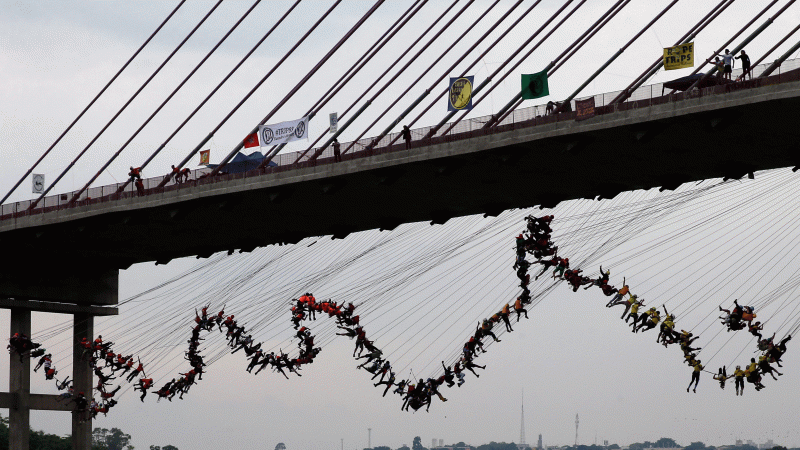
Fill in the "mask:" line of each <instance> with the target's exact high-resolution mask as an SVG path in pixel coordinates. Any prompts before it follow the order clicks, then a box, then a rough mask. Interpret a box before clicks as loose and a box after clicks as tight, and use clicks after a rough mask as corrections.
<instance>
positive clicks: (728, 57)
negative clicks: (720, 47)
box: [722, 48, 733, 80]
mask: <svg viewBox="0 0 800 450" xmlns="http://www.w3.org/2000/svg"><path fill="white" fill-rule="evenodd" d="M722 62H723V64H724V66H725V67H724V68H723V72H724V75H725V79H726V80H730V79H731V73H733V54H732V53H731V51H730V50H728V49H727V48H726V49H725V54H724V55H722Z"/></svg>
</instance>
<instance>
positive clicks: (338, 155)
mask: <svg viewBox="0 0 800 450" xmlns="http://www.w3.org/2000/svg"><path fill="white" fill-rule="evenodd" d="M333 161H334V162H342V146H341V145H340V144H339V141H338V140H337V139H334V140H333Z"/></svg>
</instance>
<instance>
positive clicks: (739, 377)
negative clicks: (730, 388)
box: [733, 366, 744, 395]
mask: <svg viewBox="0 0 800 450" xmlns="http://www.w3.org/2000/svg"><path fill="white" fill-rule="evenodd" d="M733 377H734V380H733V381H734V386H736V395H744V370H742V366H736V370H735V371H734V372H733Z"/></svg>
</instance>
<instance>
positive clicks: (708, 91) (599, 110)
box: [0, 59, 800, 220]
mask: <svg viewBox="0 0 800 450" xmlns="http://www.w3.org/2000/svg"><path fill="white" fill-rule="evenodd" d="M769 64H771V63H769ZM769 64H762V65H759V66H756V67H754V68H753V69H752V76H753V78H754V79H753V80H747V81H741V82H737V83H728V84H721V85H717V86H711V87H706V88H703V89H696V90H693V91H691V92H689V93H684V92H681V93H675V94H672V95H667V94H665V92H664V87H663V84H662V83H656V84H651V85H645V86H641V87H640V88H639V89H637V90H636V91H634V92H633V94H632V95H631V96H630V98H628V100H627V101H625V102H624V103H619V104H616V105H609V103H610V102H611V101H613V100H614V98H616V97H617V96H618V95H619V94H620V93H622V91H616V92H607V93H603V94H597V95H594V99H595V105H596V106H595V114H596V115H603V114H610V113H614V112H617V111H625V110H629V109H637V108H644V107H649V106H653V105H659V104H664V103H672V102H679V101H683V100H686V99H691V98H698V97H703V96H708V95H720V94H725V93H728V92H733V91H738V90H743V89H753V88H757V87H761V86H768V85H772V84H778V83H785V82H791V81H798V80H800V59H793V60H787V61H784V63H783V64H782V65H781V67H779V68H778V70H777V71H776V72H777V73H775V74H774V75H771V76H769V77H767V78H764V79H756V78H755V77H758V76H759V75H760V74H761V73H763V72H764V70H766V68H767V67H768V66H769ZM741 73H742V70H741V69H734V71H733V78H734V79H736V77H737V76H739V75H740V74H741ZM590 97H591V96H587V97H582V98H577V99H575V100H573V101H572V102H571V106H572V108H571V109H572V110H573V112H565V113H560V114H554V115H548V114H547V111H546V105H536V106H530V107H527V108H520V109H516V110H514V111H513V112H512V113H511V114H509V115H508V116H507V117H506V118H505V119H503V120H502V121H501V122H500V123H499V124H497V125H496V126H494V127H491V128H487V129H484V128H483V126H484V125H485V124H486V123H487V122H488V121H489V120H490V119H491V118H492V116H482V117H476V118H472V119H467V120H462V121H460V122H458V123H456V125H455V126H454V127H453V128H452V129H451V130H449V131H447V133H446V134H445V131H446V130H447V129H448V128H449V127H450V125H452V123H448V124H446V125H445V126H443V127H441V128H440V130H439V131H438V132H437V133H436V134H435V135H434V136H432V137H430V138H425V136H427V135H428V133H429V132H430V131H431V129H432V128H433V127H423V128H416V129H413V130H411V135H412V141H411V145H410V147H411V148H412V149H413V148H418V147H424V146H428V145H433V144H439V143H443V142H452V141H458V140H462V139H470V138H474V137H477V136H484V135H487V134H492V133H497V132H503V131H508V130H513V129H518V128H526V127H532V126H537V125H542V124H548V123H554V122H563V121H572V120H575V115H576V113H575V112H574V110H575V101H580V100H584V99H587V98H590ZM399 134H400V133H399V132H398V133H390V134H388V135H386V136H385V137H383V138H382V139H381V140H380V141H379V142H377V143H376V144H375V145H374V146H372V147H370V145H371V144H372V141H373V139H374V138H364V139H360V140H358V141H356V142H355V143H353V148H352V149H351V150H350V151H349V152H348V153H346V154H344V155H342V159H343V160H345V161H346V160H351V159H358V158H365V157H369V156H373V155H377V154H382V153H388V152H395V151H401V150H406V146H405V143H404V142H400V140H398V142H400V143H399V144H398V143H395V144H391V143H392V142H393V141H395V139H397V138H398V136H399ZM350 144H351V143H350V142H343V143H342V148H344V149H346V148H348V147H349V146H350ZM314 150H316V149H314ZM314 153H315V151H309V152H308V153H307V154H306V155H305V156H303V157H302V158H300V161H299V162H297V163H295V161H297V160H298V157H300V154H301V152H291V153H283V154H280V155H277V156H276V157H275V158H274V159H273V161H274V162H275V163H277V164H278V165H277V166H276V167H268V168H265V169H263V170H252V171H249V172H242V173H236V174H225V173H221V174H219V175H218V176H216V177H214V178H207V177H206V176H207V175H208V173H209V172H210V171H211V170H210V169H207V168H201V169H196V170H193V171H192V172H191V174H190V176H189V179H188V181H186V182H183V183H177V182H176V181H175V180H174V179H173V180H171V181H170V182H169V183H168V184H167V185H166V186H164V187H162V188H158V187H157V186H158V184H159V183H160V182H161V181H162V180H163V177H164V176H163V175H162V176H159V177H153V178H146V179H143V180H142V181H143V184H144V188H145V195H149V194H155V193H161V192H165V191H171V190H177V189H185V188H190V187H192V186H197V185H202V184H208V183H215V182H219V181H226V180H232V179H241V178H249V177H256V176H262V175H265V174H271V173H276V172H284V171H288V170H294V169H298V168H303V167H311V166H316V165H320V164H333V163H334V160H333V149H332V148H330V147H329V148H326V149H325V150H324V151H323V152H322V153H321V154H320V155H319V157H318V158H317V159H316V160H311V159H310V158H311V155H312V154H314ZM121 186H122V184H121V183H118V184H112V185H106V186H95V187H91V188H89V189H87V190H86V191H84V193H83V194H82V195H81V198H80V200H79V201H77V202H76V204H75V205H74V206H72V207H80V206H82V205H88V204H95V203H102V202H108V201H115V200H119V199H123V198H130V197H134V196H136V195H137V193H136V190H135V187H134V186H133V184H132V183H129V184H128V186H127V187H126V188H125V190H124V191H123V192H121V193H119V194H117V190H118V189H119V188H120V187H121ZM75 193H77V191H74V192H68V193H63V194H58V195H51V196H48V197H45V198H44V199H43V200H42V201H41V202H40V203H39V205H37V207H36V208H34V209H33V210H29V208H30V205H31V202H32V201H31V200H24V201H20V202H14V203H6V204H4V205H0V220H9V219H14V218H17V217H23V216H27V215H35V214H42V213H46V212H51V211H58V210H63V209H66V208H67V203H68V202H69V200H70V199H71V198H72V196H73V195H74V194H75Z"/></svg>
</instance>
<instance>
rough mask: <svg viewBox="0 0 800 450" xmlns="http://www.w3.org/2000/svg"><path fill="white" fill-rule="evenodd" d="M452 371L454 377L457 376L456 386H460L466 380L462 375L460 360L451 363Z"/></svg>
mask: <svg viewBox="0 0 800 450" xmlns="http://www.w3.org/2000/svg"><path fill="white" fill-rule="evenodd" d="M453 373H454V374H455V375H456V378H458V387H461V385H462V384H464V383H465V382H466V381H467V380H466V377H465V376H464V368H463V367H462V366H461V361H457V362H456V363H455V364H453Z"/></svg>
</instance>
